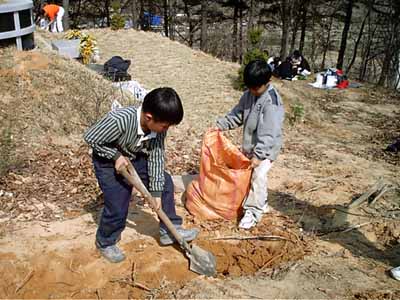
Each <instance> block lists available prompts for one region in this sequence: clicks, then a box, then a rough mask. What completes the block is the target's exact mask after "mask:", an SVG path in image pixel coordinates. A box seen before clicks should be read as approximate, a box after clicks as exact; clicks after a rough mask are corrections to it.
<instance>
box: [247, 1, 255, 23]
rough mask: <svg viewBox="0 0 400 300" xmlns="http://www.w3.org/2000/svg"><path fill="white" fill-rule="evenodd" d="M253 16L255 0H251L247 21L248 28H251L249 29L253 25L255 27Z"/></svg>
mask: <svg viewBox="0 0 400 300" xmlns="http://www.w3.org/2000/svg"><path fill="white" fill-rule="evenodd" d="M253 17H254V0H251V1H250V8H249V19H248V21H247V28H249V29H253V27H254V24H253V22H254V20H253Z"/></svg>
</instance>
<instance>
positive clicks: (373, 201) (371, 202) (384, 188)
mask: <svg viewBox="0 0 400 300" xmlns="http://www.w3.org/2000/svg"><path fill="white" fill-rule="evenodd" d="M391 189H392V187H390V186H387V185H385V186H384V187H383V188H382V189H381V190H380V192H379V193H378V195H376V196H375V198H374V199H372V200H371V201H370V202H369V204H368V205H373V204H375V202H376V201H377V200H378V199H379V198H381V197H382V196H383V194H384V193H386V192H387V191H389V190H391Z"/></svg>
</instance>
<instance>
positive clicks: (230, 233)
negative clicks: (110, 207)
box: [0, 207, 308, 298]
mask: <svg viewBox="0 0 400 300" xmlns="http://www.w3.org/2000/svg"><path fill="white" fill-rule="evenodd" d="M149 213H150V211H149V210H148V209H143V208H137V207H132V208H131V210H130V216H131V217H130V218H129V219H130V221H134V222H135V224H136V225H135V231H134V232H132V229H130V228H128V237H127V242H125V243H123V244H122V249H123V250H124V251H125V253H126V254H127V260H126V261H124V262H123V263H121V264H117V265H115V264H108V263H106V262H105V261H104V260H103V259H102V258H101V257H100V255H99V254H98V253H97V251H96V250H95V248H94V247H93V246H92V245H93V241H92V237H89V238H88V237H87V236H85V234H82V233H83V232H85V231H87V230H92V228H93V226H94V225H95V224H93V223H92V222H89V219H86V220H81V221H79V220H78V219H75V220H71V221H69V225H68V227H69V228H70V229H71V232H69V233H62V231H60V230H62V228H61V224H59V225H58V226H54V225H50V226H48V227H47V226H43V227H41V226H39V227H36V228H35V227H31V228H29V229H25V230H24V233H23V235H27V236H29V235H32V234H33V233H35V235H36V236H37V237H32V238H31V239H27V240H26V241H24V242H22V241H18V242H17V243H22V244H24V245H25V247H27V248H29V249H30V250H29V251H26V250H22V249H21V251H20V252H4V251H3V252H2V253H0V268H1V270H2V273H3V274H4V276H3V278H2V282H1V283H0V297H7V298H48V297H57V298H93V297H96V296H97V295H98V296H99V297H102V298H126V297H130V298H144V297H171V295H173V293H174V291H177V290H179V289H180V288H181V287H182V286H184V285H185V284H187V283H188V282H189V281H191V280H192V279H195V278H198V275H196V274H195V273H193V272H190V271H189V266H188V259H187V258H186V257H185V255H184V254H183V253H182V252H181V250H179V247H177V246H175V247H160V246H159V244H158V242H157V241H156V240H155V238H156V236H154V229H150V231H148V230H149V224H150V225H151V224H153V223H156V222H154V221H155V220H152V222H153V223H151V222H149V216H148V214H149ZM188 219H190V218H188ZM82 221H84V222H86V223H88V224H89V227H88V225H86V226H85V225H84V224H83V223H82ZM153 225H155V224H153ZM153 225H151V226H150V227H152V226H153ZM63 226H65V225H63ZM204 226H205V227H207V226H208V227H210V226H212V227H213V228H214V229H215V230H214V231H212V232H208V231H206V230H202V232H201V235H200V237H199V239H198V240H196V242H195V243H196V245H198V246H200V247H202V248H203V249H205V250H208V251H211V252H212V253H214V255H215V256H216V260H217V275H216V278H219V279H224V278H228V277H238V276H243V275H255V274H264V272H268V271H269V270H270V268H273V267H276V266H279V265H281V264H282V263H285V262H294V261H296V260H298V259H301V258H302V257H303V256H304V254H305V253H306V251H308V250H307V246H306V245H307V243H306V242H305V240H304V237H303V236H302V235H301V233H299V232H296V228H295V224H293V223H292V222H290V221H288V219H287V218H285V217H284V216H280V215H279V214H276V213H273V214H269V215H268V218H264V220H263V221H262V223H261V224H260V225H259V226H257V228H256V229H253V230H252V231H251V232H243V231H238V230H237V229H234V228H235V227H236V226H235V224H233V223H230V226H228V228H226V227H227V226H226V223H225V222H217V221H214V222H209V223H206V224H204ZM279 228H281V229H279ZM146 230H147V234H150V237H149V238H143V237H146V235H138V232H145V231H146ZM215 233H218V236H215ZM124 237H126V236H125V233H124ZM39 241H40V244H37V242H39ZM66 241H68V243H67V242H66ZM4 242H7V243H9V244H8V245H3V249H4V250H5V251H7V249H13V246H12V245H10V244H13V243H16V241H15V240H14V241H11V240H10V241H8V240H5V241H4ZM40 253H42V254H40Z"/></svg>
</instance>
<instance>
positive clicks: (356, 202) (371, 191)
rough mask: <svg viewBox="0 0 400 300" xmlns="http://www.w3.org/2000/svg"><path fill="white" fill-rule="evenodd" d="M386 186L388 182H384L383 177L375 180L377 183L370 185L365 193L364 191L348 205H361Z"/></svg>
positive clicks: (350, 206) (352, 206)
mask: <svg viewBox="0 0 400 300" xmlns="http://www.w3.org/2000/svg"><path fill="white" fill-rule="evenodd" d="M385 186H386V184H385V183H384V182H383V179H382V178H379V180H378V181H377V182H375V184H374V185H373V186H372V187H370V188H369V189H368V190H367V191H366V192H365V193H363V194H362V195H361V196H360V197H358V198H357V199H356V200H354V201H352V202H350V203H349V205H348V207H349V208H354V207H358V206H360V205H361V204H362V203H364V202H365V201H367V200H368V199H369V197H371V196H372V195H373V194H375V193H376V192H380V191H381V190H382V189H383V188H384V187H385Z"/></svg>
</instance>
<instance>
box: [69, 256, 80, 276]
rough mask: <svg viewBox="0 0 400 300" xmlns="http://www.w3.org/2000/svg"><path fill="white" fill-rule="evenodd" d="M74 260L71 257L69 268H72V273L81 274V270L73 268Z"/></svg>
mask: <svg viewBox="0 0 400 300" xmlns="http://www.w3.org/2000/svg"><path fill="white" fill-rule="evenodd" d="M73 262H74V259H71V262H70V263H69V270H70V271H71V272H72V273H76V274H81V272H79V271H76V270H74V269H73V268H72V264H73Z"/></svg>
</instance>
